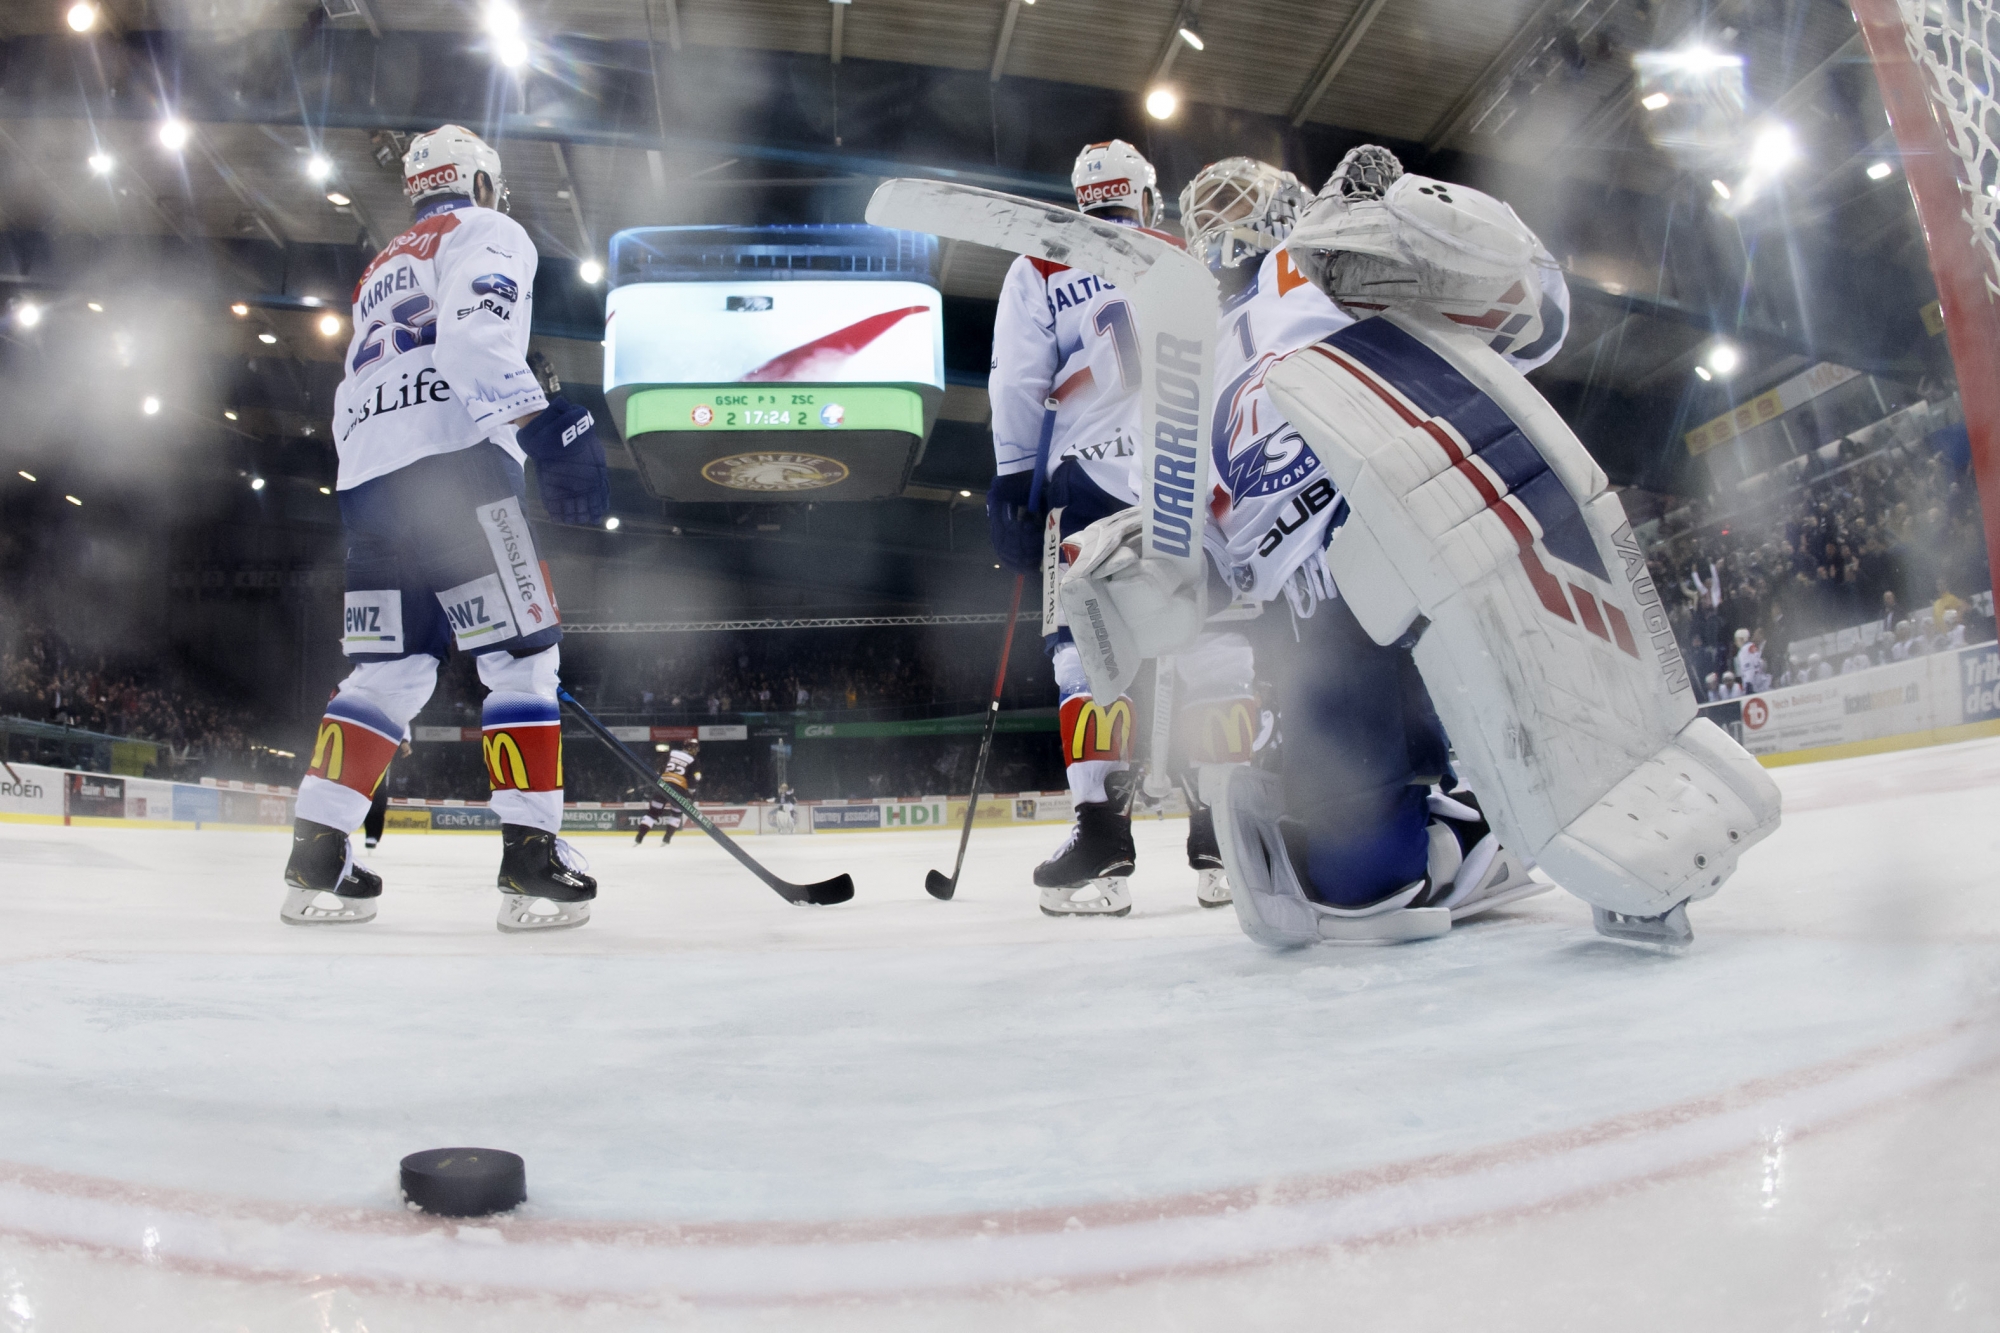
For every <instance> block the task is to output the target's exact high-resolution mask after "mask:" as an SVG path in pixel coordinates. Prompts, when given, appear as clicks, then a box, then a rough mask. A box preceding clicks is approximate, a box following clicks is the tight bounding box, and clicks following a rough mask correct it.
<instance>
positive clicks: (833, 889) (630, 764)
mask: <svg viewBox="0 0 2000 1333" xmlns="http://www.w3.org/2000/svg"><path fill="white" fill-rule="evenodd" d="M556 697H557V698H559V699H561V700H562V701H563V702H564V703H566V704H568V705H569V710H570V712H571V713H573V714H575V716H576V720H577V721H579V722H581V723H583V725H584V729H585V730H586V731H588V732H589V733H590V734H591V735H593V736H595V737H597V739H599V740H601V741H603V742H604V744H605V745H606V746H607V747H609V749H610V750H611V753H612V754H614V755H616V756H617V757H618V759H619V760H620V761H621V762H622V763H623V764H624V765H625V766H626V767H627V768H629V769H631V770H632V771H633V772H634V773H637V774H639V776H640V777H642V778H643V779H645V781H646V783H647V784H648V785H650V786H653V787H656V788H658V789H659V790H660V791H661V792H663V793H665V795H666V797H667V799H668V800H670V801H672V802H673V803H674V804H675V805H677V806H679V807H680V809H681V813H682V814H684V815H686V816H687V817H688V818H689V819H692V820H693V821H694V822H695V824H696V826H697V827H699V828H700V829H701V831H702V832H703V833H706V834H707V835H708V836H709V837H711V838H713V839H715V840H716V841H717V842H719V843H721V844H722V849H723V850H724V851H726V852H728V853H729V854H730V855H731V856H733V857H735V858H736V860H737V862H738V863H739V864H740V865H741V866H742V867H743V868H744V869H745V870H747V871H749V872H750V873H751V874H753V875H755V876H756V877H757V878H758V879H761V880H763V881H764V883H765V884H767V885H769V886H770V887H771V889H772V891H773V892H775V893H776V894H777V895H778V896H779V897H780V898H783V899H784V900H785V901H786V902H788V903H812V904H813V905H815V906H826V905H828V904H831V903H844V902H846V901H847V900H848V899H849V898H852V897H853V896H854V878H853V876H851V875H835V876H834V877H833V878H832V879H823V880H821V881H820V882H819V883H817V884H794V883H792V882H791V881H790V880H784V879H779V878H778V877H777V876H776V875H774V874H772V873H771V872H770V871H768V870H766V869H764V867H763V866H761V865H759V864H758V863H757V859H756V858H755V857H753V856H751V855H750V853H748V852H746V851H744V850H743V849H742V848H741V847H738V846H737V845H736V841H735V839H733V838H731V837H730V836H729V835H728V834H727V833H724V832H723V831H722V830H721V829H719V828H717V827H716V826H715V825H714V824H712V823H710V822H709V818H708V816H707V815H704V814H703V813H702V812H701V807H700V806H698V805H696V804H695V803H694V800H693V798H691V797H689V796H688V795H687V794H686V793H684V792H681V791H679V790H677V789H676V788H675V787H674V785H673V784H672V783H670V782H667V781H665V780H663V779H662V778H661V777H660V775H659V774H657V773H655V772H654V771H653V770H652V769H651V768H650V767H648V766H647V764H646V761H645V760H643V759H641V758H640V757H639V756H638V755H636V754H633V753H632V752H631V751H630V750H628V749H626V748H625V743H624V742H623V741H621V740H619V739H618V738H617V737H616V736H613V735H612V734H611V729H610V728H609V727H607V726H605V725H604V724H603V723H602V722H599V721H598V720H597V719H596V718H595V717H592V716H591V714H590V710H589V709H587V708H585V707H584V706H583V705H582V704H580V703H578V702H577V701H576V696H575V695H573V694H571V693H570V692H569V691H568V690H558V691H557V692H556Z"/></svg>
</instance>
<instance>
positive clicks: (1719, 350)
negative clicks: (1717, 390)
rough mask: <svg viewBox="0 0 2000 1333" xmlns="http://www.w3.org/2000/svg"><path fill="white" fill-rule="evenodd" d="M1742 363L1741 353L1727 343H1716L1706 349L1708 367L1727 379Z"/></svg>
mask: <svg viewBox="0 0 2000 1333" xmlns="http://www.w3.org/2000/svg"><path fill="white" fill-rule="evenodd" d="M1742 363H1743V354H1742V353H1741V352H1738V351H1737V350H1736V349H1735V348H1734V347H1731V346H1730V345H1729V344H1728V343H1717V344H1716V345H1715V346H1714V347H1711V348H1710V349H1709V351H1708V368H1709V369H1710V370H1712V371H1714V372H1715V373H1716V374H1718V375H1720V376H1722V377H1723V378H1724V379H1727V378H1728V377H1729V376H1731V375H1733V374H1735V373H1736V367H1737V366H1739V365H1741V364H1742Z"/></svg>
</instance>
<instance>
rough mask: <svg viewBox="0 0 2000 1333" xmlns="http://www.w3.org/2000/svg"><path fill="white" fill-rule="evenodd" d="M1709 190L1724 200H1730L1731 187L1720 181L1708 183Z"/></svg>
mask: <svg viewBox="0 0 2000 1333" xmlns="http://www.w3.org/2000/svg"><path fill="white" fill-rule="evenodd" d="M1708 188H1709V189H1711V190H1714V191H1715V192H1716V194H1718V195H1720V196H1721V197H1722V198H1724V199H1727V198H1729V187H1728V186H1727V185H1726V184H1724V183H1723V182H1721V181H1719V180H1714V181H1710V182H1709V183H1708Z"/></svg>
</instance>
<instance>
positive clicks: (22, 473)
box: [14, 468, 39, 481]
mask: <svg viewBox="0 0 2000 1333" xmlns="http://www.w3.org/2000/svg"><path fill="white" fill-rule="evenodd" d="M14 475H15V476H17V477H25V478H27V479H28V480H29V481H37V480H39V478H37V477H36V476H35V474H34V473H32V472H30V471H28V469H26V468H22V469H21V470H20V471H19V472H16V473H15V474H14Z"/></svg>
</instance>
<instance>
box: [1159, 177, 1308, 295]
mask: <svg viewBox="0 0 2000 1333" xmlns="http://www.w3.org/2000/svg"><path fill="white" fill-rule="evenodd" d="M1308 202H1309V199H1308V197H1307V195H1306V189H1305V186H1303V185H1301V184H1299V179H1298V177H1296V176H1294V175H1292V173H1291V172H1289V171H1280V170H1278V169H1277V168H1276V167H1274V166H1272V165H1271V164H1270V163H1268V162H1259V161H1257V160H1256V159H1255V158H1250V157H1225V158H1223V159H1222V160H1221V161H1220V162H1211V163H1210V164H1209V165H1207V166H1205V167H1203V168H1202V169H1201V170H1200V171H1199V172H1197V173H1195V178H1194V179H1193V180H1191V181H1189V182H1188V183H1187V186H1186V188H1185V189H1183V190H1182V191H1181V232H1182V234H1183V235H1184V236H1186V237H1187V247H1188V252H1189V253H1190V254H1192V255H1194V256H1196V257H1197V258H1199V259H1200V260H1201V261H1202V262H1204V263H1205V264H1207V265H1208V266H1209V267H1210V268H1213V269H1224V268H1235V267H1236V266H1237V265H1238V264H1241V263H1242V262H1243V261H1244V260H1246V259H1249V258H1251V257H1253V256H1261V255H1263V254H1264V253H1265V252H1266V251H1269V250H1273V249H1276V248H1277V246H1278V245H1279V243H1280V242H1282V241H1283V240H1284V239H1285V237H1286V236H1287V235H1289V234H1290V232H1291V230H1292V225H1293V224H1294V223H1296V222H1297V221H1298V220H1299V214H1300V213H1301V212H1303V211H1304V210H1305V206H1306V204H1307V203H1308Z"/></svg>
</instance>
